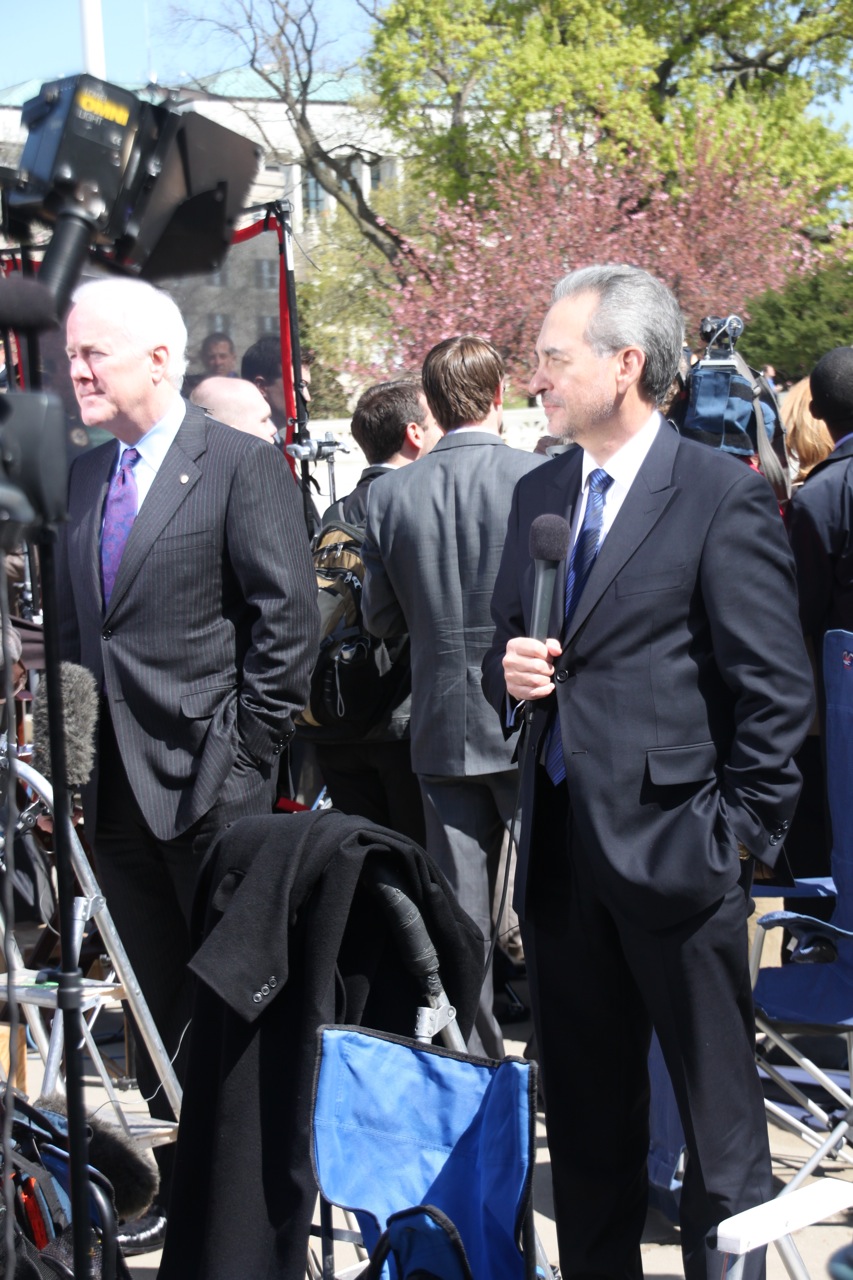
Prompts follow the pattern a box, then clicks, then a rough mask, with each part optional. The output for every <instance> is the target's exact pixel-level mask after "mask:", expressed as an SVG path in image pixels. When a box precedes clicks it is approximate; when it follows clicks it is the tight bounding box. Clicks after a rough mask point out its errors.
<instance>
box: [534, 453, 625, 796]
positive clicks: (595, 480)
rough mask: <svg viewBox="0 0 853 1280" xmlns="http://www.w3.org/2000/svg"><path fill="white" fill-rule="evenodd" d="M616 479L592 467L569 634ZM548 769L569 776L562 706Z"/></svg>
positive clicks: (557, 776) (573, 573)
mask: <svg viewBox="0 0 853 1280" xmlns="http://www.w3.org/2000/svg"><path fill="white" fill-rule="evenodd" d="M612 483H613V477H612V476H609V475H608V474H607V472H606V471H605V470H604V468H603V467H597V468H596V470H595V471H591V472H590V475H589V482H588V490H589V491H588V493H587V499H586V510H585V511H584V513H583V522H582V524H581V527H580V530H579V532H578V536H577V538H576V539H575V545H574V547H573V548H572V554H571V559H570V560H569V572H568V574H567V575H566V621H565V625H564V628H563V634H564V635H565V632H566V630H567V629H568V626H569V623H570V622H571V619H572V615H573V614H574V612H575V609H576V608H577V606H578V601H579V600H580V598H581V595H582V594H583V589H584V587H585V586H586V580H587V578H588V577H589V575H590V571H591V569H592V566H593V565H594V564H595V557H596V556H597V555H598V543H599V539H600V537H601V524H602V521H603V519H604V502H605V499H606V496H607V490H608V489H609V488H610V486H611V485H612ZM545 769H546V772H547V774H548V777H549V778H550V779H551V781H552V782H553V783H554V785H555V786H556V785H557V784H558V783H560V782H564V781H565V778H566V762H565V760H564V759H563V739H562V735H561V733H560V713H559V709H558V708H556V707H555V709H554V723H553V724H552V725H551V729H550V732H549V738H548V745H547V748H546V751H545Z"/></svg>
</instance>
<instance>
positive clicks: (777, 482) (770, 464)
mask: <svg viewBox="0 0 853 1280" xmlns="http://www.w3.org/2000/svg"><path fill="white" fill-rule="evenodd" d="M732 355H733V357H734V363H735V368H736V369H737V371H738V373H739V374H740V376H741V377H742V378H745V379H746V381H747V382H748V383H749V387H750V390H751V391H752V404H753V408H754V410H755V442H756V446H757V448H758V461H759V463H760V464H761V470H762V472H763V473H764V475H765V477H766V478H767V480H768V481H769V483H770V487H771V488H772V490H773V492H774V493H775V494H776V497H777V499H778V501H779V502H780V503H784V502H788V501H789V500H790V497H791V476H790V473H789V471H788V468H787V466H783V463H782V462H781V460H780V459H779V457H778V456H777V454H776V450H775V449H774V448H773V445H772V444H771V443H770V441H769V440H768V438H767V430H766V428H765V425H764V413H763V412H762V409H761V390H762V379H761V377H760V376H759V375H758V374H756V373H753V371H752V370H751V369H750V367H749V365H748V364H747V363H746V361H745V360H744V358H743V356H742V355H741V354H740V352H738V351H733V352H732ZM765 386H766V384H765ZM767 391H768V392H769V393H770V395H771V396H772V398H773V403H774V405H775V404H776V397H775V395H773V390H772V388H771V387H767ZM776 418H777V422H781V417H780V415H779V413H778V406H777V415H776ZM782 452H783V454H784V457H785V461H786V462H787V456H788V455H787V450H786V449H785V438H784V435H783V437H782Z"/></svg>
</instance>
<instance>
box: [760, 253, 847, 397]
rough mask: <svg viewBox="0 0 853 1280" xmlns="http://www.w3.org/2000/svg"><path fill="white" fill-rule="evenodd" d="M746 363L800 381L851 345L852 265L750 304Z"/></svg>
mask: <svg viewBox="0 0 853 1280" xmlns="http://www.w3.org/2000/svg"><path fill="white" fill-rule="evenodd" d="M746 315H747V316H748V319H749V322H748V324H747V326H746V329H745V330H744V335H743V337H742V338H741V340H740V343H739V348H740V350H741V351H742V353H743V356H744V359H745V360H748V361H749V363H750V364H751V365H753V366H754V367H756V368H760V367H761V366H762V365H765V364H772V365H773V366H774V367H775V368H776V370H777V372H778V373H779V374H780V375H782V376H783V377H787V378H793V379H800V378H804V377H805V376H806V375H807V374H808V373H811V371H812V369H813V368H814V366H815V365H816V364H817V362H818V360H819V359H820V358H821V356H822V355H824V354H825V353H826V352H827V351H831V350H832V348H833V347H844V346H851V345H853V264H851V263H849V262H836V263H832V264H831V265H829V266H828V267H826V268H825V269H824V270H822V271H817V272H814V273H812V274H810V275H806V276H800V277H798V278H796V279H794V280H791V281H790V282H789V283H788V284H787V285H786V286H785V287H784V288H782V289H778V290H773V291H768V292H766V293H764V294H762V295H760V296H759V297H758V298H756V299H755V300H754V301H752V302H750V303H748V305H747V307H746Z"/></svg>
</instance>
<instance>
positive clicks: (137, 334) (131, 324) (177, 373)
mask: <svg viewBox="0 0 853 1280" xmlns="http://www.w3.org/2000/svg"><path fill="white" fill-rule="evenodd" d="M71 302H72V305H73V306H75V307H76V306H77V305H78V304H80V303H83V302H86V303H90V304H92V305H93V306H96V307H97V308H98V309H99V310H102V311H104V312H105V313H106V314H108V315H109V320H110V324H111V325H112V326H113V328H114V329H118V330H119V332H120V333H122V334H123V335H124V336H125V337H126V338H127V340H128V342H129V343H130V344H131V345H132V346H133V347H136V348H137V349H138V350H139V353H140V355H142V354H144V353H145V352H146V351H153V350H154V348H155V347H160V346H164V347H166V349H167V350H168V352H169V363H168V365H167V367H166V377H167V378H168V380H169V382H170V383H171V384H172V386H173V387H174V388H175V390H176V391H180V389H181V385H182V383H183V380H184V374H185V372H186V368H187V326H186V325H185V324H184V318H183V316H182V315H181V313H180V311H179V309H178V306H177V304H176V303H175V302H174V300H173V299H172V298H170V297H169V295H168V293H165V292H164V291H163V290H162V289H155V288H154V286H153V285H152V284H147V283H146V282H145V281H144V280H126V279H119V278H112V279H109V280H89V281H88V282H87V283H86V284H81V285H80V286H79V288H77V289H75V290H74V293H73V295H72V297H71Z"/></svg>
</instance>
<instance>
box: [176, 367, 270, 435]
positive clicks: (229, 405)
mask: <svg viewBox="0 0 853 1280" xmlns="http://www.w3.org/2000/svg"><path fill="white" fill-rule="evenodd" d="M190 400H191V401H192V403H193V404H196V405H198V406H199V408H200V409H206V410H207V412H208V413H209V414H210V416H211V417H212V418H216V420H217V422H224V423H225V424H226V426H229V427H236V428H237V430H238V431H245V432H246V433H247V435H250V436H259V437H260V439H261V440H269V441H270V443H272V442H273V441H274V440H275V435H276V430H275V424H274V422H273V420H272V416H271V411H270V406H269V403H268V402H267V400H266V399H265V398H264V397H263V396H262V395H261V393H260V391H259V390H258V388H257V387H256V386H255V384H254V383H253V382H245V381H244V380H243V379H242V378H205V379H204V380H203V381H202V382H200V383H199V384H198V386H197V387H195V389H194V390H193V392H192V394H191V395H190Z"/></svg>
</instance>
